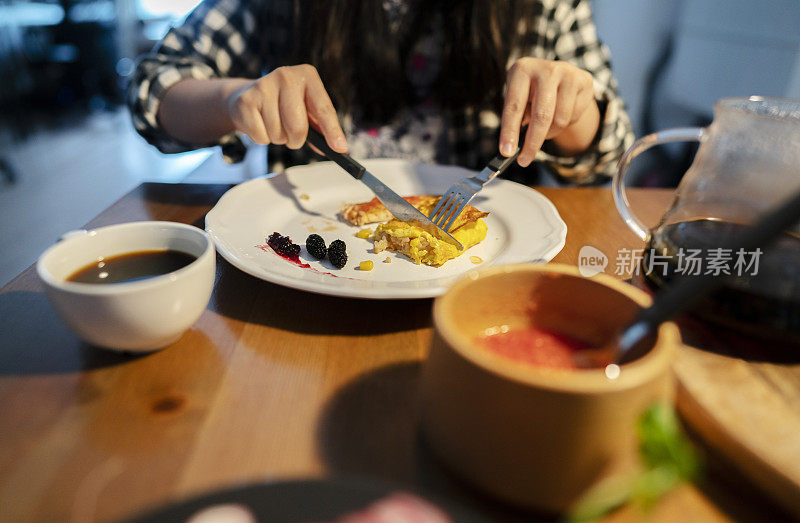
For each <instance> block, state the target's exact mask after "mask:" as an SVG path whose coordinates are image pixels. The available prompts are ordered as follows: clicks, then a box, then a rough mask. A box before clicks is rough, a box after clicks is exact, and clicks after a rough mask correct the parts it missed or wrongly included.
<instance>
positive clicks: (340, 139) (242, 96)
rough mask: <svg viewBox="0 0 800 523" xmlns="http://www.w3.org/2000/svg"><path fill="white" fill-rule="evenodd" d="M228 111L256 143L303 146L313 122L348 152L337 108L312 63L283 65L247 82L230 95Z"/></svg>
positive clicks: (337, 148)
mask: <svg viewBox="0 0 800 523" xmlns="http://www.w3.org/2000/svg"><path fill="white" fill-rule="evenodd" d="M228 112H229V114H230V117H231V121H232V122H233V124H234V126H235V127H236V129H237V130H239V131H241V132H243V133H245V134H247V135H248V136H249V137H250V138H252V139H253V141H254V142H256V143H260V144H264V145H268V144H276V145H284V144H285V145H286V146H287V147H289V148H290V149H299V148H300V147H302V146H303V144H305V142H306V136H307V134H308V125H309V122H311V123H312V124H313V125H314V127H316V128H317V129H319V131H320V132H321V133H322V134H323V135H324V136H325V140H326V141H327V142H328V145H329V146H330V147H331V149H333V150H334V151H337V152H340V153H346V152H347V140H345V137H344V132H342V128H341V126H340V125H339V120H338V118H337V116H336V110H335V109H334V108H333V103H332V102H331V99H330V97H329V96H328V93H327V91H326V90H325V86H323V85H322V80H321V79H320V77H319V73H317V70H316V68H314V66H312V65H308V64H303V65H292V66H285V67H279V68H277V69H275V70H274V71H272V72H270V73H269V74H268V75H266V76H263V77H261V78H259V79H258V80H255V81H251V82H248V83H245V84H244V85H242V86H240V87H238V88H237V89H236V90H235V91H233V93H232V94H231V95H230V97H229V98H228Z"/></svg>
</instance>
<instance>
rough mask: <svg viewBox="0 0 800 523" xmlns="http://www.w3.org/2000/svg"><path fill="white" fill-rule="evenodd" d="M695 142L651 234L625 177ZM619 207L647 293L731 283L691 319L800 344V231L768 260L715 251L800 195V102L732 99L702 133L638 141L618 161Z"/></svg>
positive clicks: (767, 254)
mask: <svg viewBox="0 0 800 523" xmlns="http://www.w3.org/2000/svg"><path fill="white" fill-rule="evenodd" d="M688 140H696V141H699V142H700V148H699V149H698V151H697V154H696V155H695V159H694V162H693V163H692V165H691V166H690V168H689V170H688V171H687V172H686V174H685V175H684V177H683V179H682V180H681V182H680V184H679V186H678V189H677V191H676V193H675V197H674V199H673V201H672V204H671V206H670V208H669V210H668V211H667V212H666V214H665V215H664V216H663V217H662V219H661V221H660V222H659V224H658V225H657V226H656V227H655V228H654V229H653V230H652V231H649V230H648V229H647V227H646V226H645V225H644V224H643V223H642V222H641V221H640V220H639V219H638V218H637V217H636V216H635V215H634V214H633V213H632V211H631V208H630V204H629V202H628V198H627V195H626V194H625V186H624V181H625V173H626V172H627V169H628V166H629V165H630V163H631V161H632V160H633V158H635V157H636V156H637V155H639V154H641V153H642V152H644V151H645V150H647V149H649V148H650V147H653V146H654V145H657V144H662V143H666V142H676V141H688ZM612 190H613V195H614V202H615V203H616V206H617V210H618V211H619V213H620V215H621V216H622V219H623V220H624V221H625V223H626V224H627V225H628V227H630V229H631V230H632V231H633V232H634V233H635V234H636V235H637V236H639V238H641V239H642V240H643V241H645V242H647V248H646V249H645V251H644V256H643V258H642V264H641V268H642V270H643V273H644V274H645V277H646V278H647V280H648V282H649V283H650V284H653V285H654V286H655V287H659V286H662V285H664V284H666V283H667V282H668V281H669V280H670V278H672V277H674V276H676V275H685V274H690V275H692V274H694V275H696V274H715V275H725V274H731V275H732V276H735V278H729V279H728V280H727V282H726V284H725V285H724V286H723V287H722V288H721V289H720V290H719V291H717V292H715V293H714V294H713V295H711V296H710V297H709V298H707V299H705V300H703V301H702V302H701V303H699V304H698V305H697V306H696V307H695V308H694V309H693V310H694V312H695V313H696V314H697V315H699V316H701V317H703V318H704V319H707V320H711V321H714V322H717V323H722V324H724V325H726V326H728V327H732V328H735V329H737V330H742V331H747V332H752V333H755V334H757V335H766V336H767V337H776V336H777V337H779V338H788V339H790V340H792V341H795V340H797V341H800V225H795V226H794V227H793V228H792V229H791V230H788V231H786V232H785V234H784V235H783V237H781V238H780V239H779V240H778V241H776V242H775V243H773V244H771V245H770V246H769V247H767V248H764V249H762V250H756V251H752V252H742V251H738V252H733V251H732V250H731V251H726V250H725V249H721V248H719V240H720V238H721V237H722V236H723V235H726V234H730V233H734V234H735V233H736V231H738V230H741V228H742V227H746V226H747V225H748V224H752V223H753V222H755V221H756V220H757V219H758V218H759V217H760V216H761V214H762V213H764V212H765V211H768V210H769V209H772V208H774V207H775V206H777V205H779V204H781V203H783V202H784V201H786V200H788V198H789V197H791V196H792V195H794V194H796V193H797V192H798V191H800V100H782V99H770V98H762V97H750V98H726V99H722V100H720V101H718V102H717V103H716V105H715V106H714V120H713V122H712V123H711V125H709V126H708V127H705V128H677V129H669V130H666V131H661V132H658V133H654V134H651V135H648V136H645V137H643V138H641V139H639V140H637V141H636V142H635V143H634V144H633V145H632V146H631V147H630V149H628V150H627V151H626V152H625V154H624V155H623V157H622V159H621V160H620V164H619V170H618V172H617V173H616V175H615V176H614V180H613V183H612Z"/></svg>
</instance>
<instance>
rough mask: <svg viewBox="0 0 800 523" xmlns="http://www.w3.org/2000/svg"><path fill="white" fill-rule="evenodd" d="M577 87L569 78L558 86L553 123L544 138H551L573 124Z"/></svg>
mask: <svg viewBox="0 0 800 523" xmlns="http://www.w3.org/2000/svg"><path fill="white" fill-rule="evenodd" d="M577 95H578V86H577V85H576V84H575V82H574V81H572V80H571V79H569V78H564V79H563V80H562V81H561V84H560V85H559V86H558V94H557V95H556V107H555V111H554V113H553V123H552V124H550V130H549V131H548V133H547V136H546V138H552V137H554V136H558V135H559V134H561V133H562V132H563V131H564V129H566V128H567V127H569V125H570V124H571V123H573V121H574V118H573V114H574V112H575V103H576V101H577Z"/></svg>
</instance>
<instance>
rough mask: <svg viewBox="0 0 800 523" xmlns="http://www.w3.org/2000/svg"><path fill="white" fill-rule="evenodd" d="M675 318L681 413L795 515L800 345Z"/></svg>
mask: <svg viewBox="0 0 800 523" xmlns="http://www.w3.org/2000/svg"><path fill="white" fill-rule="evenodd" d="M679 324H680V325H681V332H682V333H683V334H684V342H685V343H686V344H687V345H686V346H685V347H684V348H683V349H682V350H681V352H680V355H679V357H678V360H677V362H676V365H675V373H676V376H677V381H678V391H677V404H678V410H679V411H680V413H681V415H682V416H683V417H684V419H685V420H686V421H687V422H688V423H689V425H690V426H691V428H692V429H693V430H695V431H696V432H697V433H698V435H699V436H700V437H701V438H702V439H704V440H705V441H706V442H707V443H709V444H710V445H711V446H713V447H714V448H715V449H718V450H719V451H720V452H721V453H722V454H724V456H725V457H726V458H727V459H728V460H730V462H731V463H733V464H734V465H735V466H736V467H738V468H739V469H740V470H741V471H742V472H743V473H744V474H745V475H746V476H747V477H749V478H750V479H752V481H753V482H754V483H755V484H757V485H758V486H760V487H761V488H762V489H763V490H764V492H765V493H766V494H767V495H769V496H771V497H772V498H773V499H775V500H776V501H777V502H778V503H780V504H781V505H783V506H784V507H785V508H786V509H787V510H789V511H790V512H791V513H792V514H794V515H796V516H798V517H800V347H798V346H794V347H791V346H788V345H786V344H785V343H777V342H764V341H760V342H759V341H754V340H751V339H747V338H744V337H743V336H742V335H740V334H736V333H733V332H726V331H724V330H722V329H713V328H710V327H708V326H705V325H702V324H700V323H699V322H696V321H694V320H691V319H683V320H681V321H680V322H679ZM697 347H702V349H701V348H697Z"/></svg>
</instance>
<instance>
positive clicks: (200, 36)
mask: <svg viewBox="0 0 800 523" xmlns="http://www.w3.org/2000/svg"><path fill="white" fill-rule="evenodd" d="M530 1H537V2H539V3H540V4H541V9H540V10H538V12H539V14H538V15H537V16H536V17H534V18H533V19H531V20H520V23H519V24H518V26H517V27H518V31H520V33H521V35H522V36H524V38H521V39H520V41H522V42H531V44H530V45H529V46H527V47H525V48H518V49H514V50H513V52H512V54H511V56H510V57H509V64H508V65H509V66H510V65H511V64H512V63H513V62H514V61H516V60H517V59H519V58H522V57H525V56H533V57H537V58H543V59H547V60H564V61H568V62H571V63H573V64H575V65H576V66H578V67H580V68H581V69H585V70H586V71H589V72H590V73H591V74H592V75H593V77H594V94H595V98H596V99H597V101H598V105H599V107H600V108H601V115H602V122H601V127H600V130H599V133H598V137H597V139H596V141H595V143H594V145H593V146H592V147H591V148H590V149H589V150H588V151H586V152H584V153H582V154H580V155H578V156H575V157H561V156H556V155H553V154H549V153H548V152H546V151H540V152H539V153H538V155H537V157H536V160H537V161H538V162H542V163H544V164H545V165H547V166H549V167H551V168H552V169H553V170H555V172H557V173H558V174H559V175H561V176H562V177H564V178H567V179H569V180H570V181H572V182H573V183H590V182H594V181H599V180H602V179H605V176H607V175H611V174H612V173H613V171H614V169H615V167H616V163H617V160H618V159H619V157H620V155H621V154H622V153H623V151H624V150H625V149H626V148H627V147H628V146H630V144H631V143H632V142H633V131H632V129H631V124H630V120H629V118H628V115H627V113H626V111H625V104H624V102H623V100H622V99H621V98H620V97H619V95H618V93H617V81H616V79H615V78H614V75H613V73H612V72H611V67H610V62H609V52H608V49H607V48H606V47H605V46H604V45H603V44H602V43H601V42H600V40H598V38H597V34H596V31H595V26H594V23H593V21H592V13H591V9H590V5H589V0H530ZM293 6H294V1H293V0H261V1H252V0H251V1H247V0H205V1H204V2H203V3H202V4H200V5H199V6H198V7H197V8H196V9H195V10H194V11H192V13H190V14H189V15H188V16H187V18H186V20H185V21H184V22H183V23H182V24H181V25H180V26H177V27H174V28H172V29H171V30H170V31H169V32H168V33H167V35H166V36H165V37H164V38H163V40H162V41H161V42H159V43H158V45H156V47H155V48H154V49H153V51H152V52H151V53H149V54H147V55H145V56H144V57H142V58H141V59H140V61H139V63H138V66H137V68H136V71H135V74H134V77H133V79H132V82H131V86H130V91H129V105H130V107H131V112H132V117H133V123H134V126H135V127H136V130H137V131H138V132H139V133H140V134H141V135H142V136H143V137H144V138H145V139H146V140H147V141H148V142H150V143H151V144H153V145H155V146H156V147H158V149H159V150H161V151H162V152H166V153H172V152H182V151H187V150H191V149H194V148H197V147H198V146H197V145H190V144H185V143H180V142H179V141H176V140H175V139H174V138H172V137H170V136H169V135H167V133H166V132H165V131H164V130H163V128H162V127H161V126H160V125H159V123H158V120H157V114H158V109H159V104H160V101H161V99H162V98H163V96H164V93H166V91H167V89H169V88H170V87H171V86H173V85H174V84H176V83H177V82H179V81H181V80H183V79H186V78H196V79H207V78H222V77H244V78H258V77H260V76H262V75H264V74H266V73H267V72H268V71H270V70H272V69H275V68H277V67H279V66H281V65H284V64H282V63H281V59H280V57H283V56H291V54H292V53H291V52H289V51H290V49H289V46H291V45H292V42H291V40H292V29H291V28H292V27H293V19H292V16H293V14H292V13H293ZM339 116H340V120H341V121H342V122H347V121H348V120H350V118H349V115H344V114H340V115H339ZM443 116H444V118H445V121H446V122H447V126H446V129H447V130H446V133H447V140H448V142H449V144H448V145H449V146H448V148H447V150H448V155H449V156H448V157H447V158H445V160H446V161H447V163H451V164H455V165H461V166H464V167H468V168H473V169H480V168H482V167H483V166H484V165H485V163H486V162H487V161H488V160H489V159H490V158H492V157H494V156H495V155H496V154H497V147H498V139H499V128H500V116H499V115H498V114H497V113H496V112H494V111H492V110H485V109H479V108H475V107H465V108H463V109H461V110H459V111H447V114H445V115H443ZM343 128H344V130H345V133H346V134H348V136H347V137H348V139H349V138H350V135H349V131H353V129H348V127H347V126H346V125H343ZM205 145H221V146H222V150H223V154H224V155H225V157H226V159H228V160H229V161H239V160H241V159H242V158H243V156H244V151H245V148H244V145H243V144H242V142H241V140H240V139H239V137H238V136H237V135H236V134H235V133H233V134H230V135H228V136H225V137H223V138H222V139H221V140H220V141H219V143H218V144H205ZM312 156H313V153H311V152H310V151H309V150H307V148H304V149H301V150H299V151H292V150H289V149H288V148H286V147H282V146H270V150H269V162H270V168H271V170H273V171H275V170H280V169H282V168H283V167H286V166H289V165H294V164H298V163H306V162H308V161H309V160H310V159H312V158H311V157H312Z"/></svg>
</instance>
